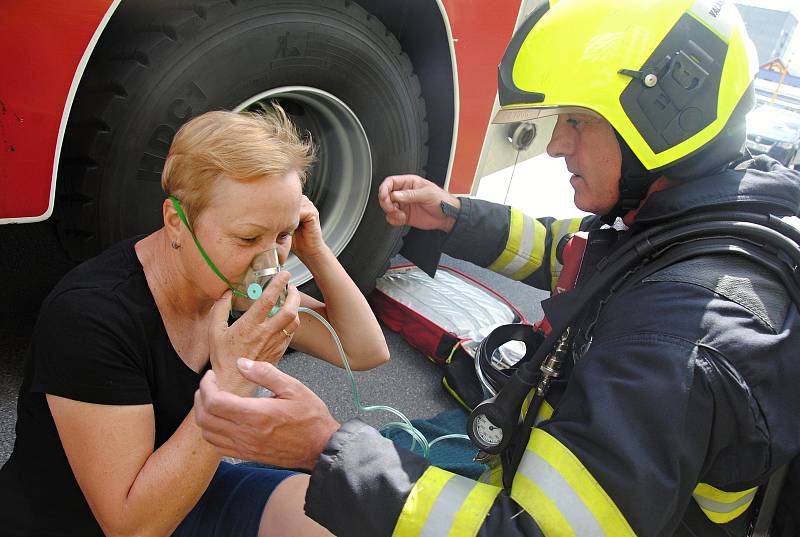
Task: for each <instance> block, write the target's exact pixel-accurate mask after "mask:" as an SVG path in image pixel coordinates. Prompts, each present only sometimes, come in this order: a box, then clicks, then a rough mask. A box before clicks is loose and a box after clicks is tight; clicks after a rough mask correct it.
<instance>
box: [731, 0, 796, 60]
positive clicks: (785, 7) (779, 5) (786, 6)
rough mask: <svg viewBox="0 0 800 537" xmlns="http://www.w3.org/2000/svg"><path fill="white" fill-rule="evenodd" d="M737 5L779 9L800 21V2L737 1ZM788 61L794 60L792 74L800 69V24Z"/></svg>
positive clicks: (789, 51) (770, 0) (793, 39)
mask: <svg viewBox="0 0 800 537" xmlns="http://www.w3.org/2000/svg"><path fill="white" fill-rule="evenodd" d="M736 3H737V4H744V5H748V6H756V7H763V8H767V9H778V10H781V11H791V12H792V13H793V14H794V16H795V17H796V18H797V19H798V20H799V21H800V2H798V0H736ZM785 59H786V60H789V59H791V60H792V72H793V73H794V72H796V71H797V70H798V68H800V24H798V26H797V28H795V31H794V36H793V37H792V41H791V42H790V43H789V48H788V49H787V53H786V57H785Z"/></svg>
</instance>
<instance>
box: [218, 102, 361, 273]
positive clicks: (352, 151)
mask: <svg viewBox="0 0 800 537" xmlns="http://www.w3.org/2000/svg"><path fill="white" fill-rule="evenodd" d="M271 101H276V102H278V103H279V104H280V105H281V106H282V107H283V109H284V110H285V111H286V113H287V114H288V115H289V117H290V118H291V119H292V121H293V122H294V123H295V125H297V127H298V129H299V130H300V132H301V133H302V132H304V131H307V132H308V133H309V134H310V135H311V139H312V140H313V141H314V143H315V144H316V146H317V150H318V151H317V161H316V162H315V163H314V165H313V166H312V168H311V169H310V170H309V175H308V179H307V180H306V184H305V186H304V187H303V192H304V193H305V194H306V196H308V198H309V199H310V200H311V202H312V203H313V204H314V205H315V206H316V207H317V209H318V210H319V214H320V226H321V228H322V237H323V239H324V240H325V243H326V244H327V245H328V246H329V247H330V249H331V250H332V251H333V253H334V255H335V256H337V257H338V256H339V254H340V253H341V252H342V250H344V249H345V247H346V246H347V245H348V244H349V243H350V241H351V240H352V238H353V235H355V233H356V230H357V229H358V227H359V225H360V224H361V220H362V218H363V217H364V211H365V210H366V208H367V203H368V202H369V193H370V190H371V187H372V156H371V153H370V148H369V141H368V140H367V134H366V132H364V127H363V126H362V125H361V122H360V121H359V120H358V117H357V116H356V115H355V113H353V111H352V110H351V109H350V107H348V106H347V105H346V104H345V103H344V102H342V101H341V100H340V99H338V98H337V97H336V96H334V95H331V94H330V93H328V92H326V91H323V90H320V89H317V88H312V87H308V86H283V87H280V88H274V89H271V90H268V91H265V92H262V93H259V94H258V95H254V96H253V97H250V98H249V99H247V100H246V101H244V102H242V103H241V104H240V105H238V106H237V107H235V108H234V111H235V112H239V111H242V110H252V111H259V110H261V109H263V108H262V107H264V106H266V107H268V106H269V104H270V102H271ZM284 267H285V269H286V270H288V271H289V272H291V274H292V279H291V283H292V285H295V286H298V285H301V284H303V283H305V282H307V281H309V280H310V279H311V278H312V276H311V272H310V271H309V270H308V268H306V266H305V265H303V263H301V262H300V260H299V259H298V258H297V257H296V256H295V255H294V254H290V255H289V258H288V259H287V260H286V264H285V266H284Z"/></svg>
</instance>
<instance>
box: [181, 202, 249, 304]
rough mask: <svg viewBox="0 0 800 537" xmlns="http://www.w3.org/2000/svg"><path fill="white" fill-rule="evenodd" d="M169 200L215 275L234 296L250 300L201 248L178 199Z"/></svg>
mask: <svg viewBox="0 0 800 537" xmlns="http://www.w3.org/2000/svg"><path fill="white" fill-rule="evenodd" d="M169 199H170V201H172V206H173V207H175V210H176V211H177V212H178V216H179V217H180V219H181V222H183V225H184V226H186V229H188V230H189V233H190V234H191V235H192V239H194V243H195V245H197V249H198V250H199V251H200V255H202V256H203V259H205V260H206V263H207V264H208V266H209V267H211V270H213V271H214V274H216V275H217V276H219V279H220V280H222V281H223V282H225V285H227V286H228V289H230V290H231V292H232V293H233V294H234V295H236V296H238V297H240V298H248V297H247V295H246V294H244V293H242V292H241V291H239V290H238V289H234V288H233V286H232V285H231V282H229V281H228V278H226V277H225V275H224V274H222V273H221V272H220V271H219V269H218V268H217V267H216V265H214V263H213V262H212V261H211V258H210V257H208V254H207V253H206V251H205V250H203V247H202V246H200V241H198V240H197V237H195V235H194V231H193V230H192V226H190V225H189V221H188V220H187V219H186V215H185V214H184V212H183V207H181V202H180V201H178V198H176V197H175V196H170V197H169Z"/></svg>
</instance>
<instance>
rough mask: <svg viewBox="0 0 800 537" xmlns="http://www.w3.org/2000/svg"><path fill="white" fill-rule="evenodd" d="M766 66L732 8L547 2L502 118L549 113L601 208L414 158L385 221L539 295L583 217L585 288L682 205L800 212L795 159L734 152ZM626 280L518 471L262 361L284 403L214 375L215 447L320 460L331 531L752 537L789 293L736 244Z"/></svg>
mask: <svg viewBox="0 0 800 537" xmlns="http://www.w3.org/2000/svg"><path fill="white" fill-rule="evenodd" d="M754 66H755V62H754V51H753V49H752V44H751V43H750V41H749V39H748V37H747V35H746V33H745V31H744V27H743V24H742V21H741V18H740V17H739V15H738V13H737V12H736V8H735V6H734V5H733V3H731V2H727V1H724V0H720V1H704V0H698V1H695V0H681V1H676V0H558V1H557V2H556V1H552V2H550V3H545V4H542V5H540V6H539V7H537V8H535V9H534V11H533V12H532V13H531V15H530V16H529V17H528V18H527V19H526V21H525V22H524V23H523V24H522V25H521V27H520V28H519V29H518V30H517V32H516V33H515V35H514V36H513V38H512V40H511V43H510V44H509V46H508V49H507V51H506V53H505V55H504V57H503V59H502V62H501V64H500V68H499V100H500V104H501V109H500V111H499V113H498V115H497V118H496V121H501V122H503V121H524V120H532V119H535V118H539V117H543V116H546V115H554V114H557V115H558V118H557V123H556V125H555V129H554V131H553V135H552V139H551V141H550V143H549V145H548V153H549V154H550V155H551V156H554V157H563V158H564V159H565V161H566V165H567V168H568V169H569V170H570V171H571V172H572V174H573V175H572V177H571V179H570V183H571V185H572V187H573V188H574V191H575V195H574V200H575V204H576V205H577V206H578V207H579V208H580V209H583V210H585V211H588V212H591V213H593V214H592V215H591V216H588V217H585V218H581V219H573V220H555V219H552V218H532V217H529V216H527V215H525V214H522V213H521V212H520V211H518V210H516V209H514V208H511V207H507V206H503V205H498V204H494V203H490V202H486V201H480V200H476V199H471V198H468V197H460V198H459V197H456V196H452V195H450V194H448V193H447V192H446V191H444V190H442V189H441V188H439V187H437V186H436V185H434V184H433V183H431V182H429V181H427V180H425V179H423V178H421V177H417V176H407V175H406V176H394V177H389V178H387V179H386V180H385V181H384V183H383V184H382V186H381V188H380V191H379V198H380V203H381V205H382V207H383V208H384V210H385V212H386V215H387V220H388V221H389V222H390V223H392V224H395V225H410V226H412V227H417V228H421V229H433V230H440V231H442V232H444V233H441V234H440V235H441V237H442V240H441V243H440V244H439V246H441V248H442V250H443V251H444V252H446V253H448V254H450V255H453V256H455V257H458V258H461V259H466V260H469V261H472V262H474V263H476V264H478V265H482V266H486V267H489V268H491V269H492V270H495V271H497V272H500V273H502V274H505V275H508V276H510V277H512V278H515V279H518V280H521V281H523V282H525V283H528V284H530V285H533V286H536V287H540V288H543V289H552V288H553V287H554V285H555V282H556V280H557V277H558V274H559V272H560V270H561V265H560V263H559V260H558V256H557V255H556V249H557V248H556V246H557V245H558V244H559V242H560V239H561V237H563V236H564V235H566V234H568V233H571V232H575V231H578V230H583V231H589V232H590V233H589V240H588V246H587V250H586V252H585V254H584V258H583V260H584V261H583V264H582V266H581V274H580V276H579V285H580V283H581V282H582V281H586V280H589V281H590V280H591V278H592V275H593V270H594V269H595V268H596V266H597V261H598V260H599V259H602V258H603V257H610V258H613V252H614V250H615V249H616V248H618V247H619V245H620V244H624V243H625V241H626V240H629V239H631V238H632V237H634V238H635V237H636V236H637V234H640V233H642V232H643V231H645V230H647V229H650V228H652V227H653V226H655V225H658V224H660V223H663V222H668V221H673V220H675V219H677V218H680V217H682V216H684V215H687V214H689V215H691V214H702V213H703V212H707V211H710V210H712V209H715V208H721V207H722V208H729V209H735V210H737V211H740V212H743V213H746V212H751V213H770V214H774V215H778V216H788V215H795V214H797V213H798V210H799V209H800V207H799V206H798V203H799V201H798V200H800V174H797V173H796V172H794V171H791V170H788V169H786V168H784V167H782V166H781V165H780V164H778V163H777V162H776V161H774V160H771V159H769V158H767V157H763V156H761V157H758V158H756V159H742V158H740V157H741V155H740V149H741V147H742V144H743V142H744V136H745V132H744V117H745V114H746V112H747V111H748V110H749V109H750V108H751V107H752V105H753V99H754V93H753V85H752V84H753V74H754V72H755V69H754ZM625 283H626V284H625V285H624V286H622V287H621V288H620V289H618V290H617V291H616V292H615V293H613V294H611V295H609V296H608V297H606V299H605V300H604V301H602V303H599V304H594V303H593V304H587V305H586V315H584V316H582V317H581V320H580V322H579V323H578V325H577V326H574V327H573V328H575V329H576V331H577V333H578V335H577V336H576V337H575V340H574V341H573V343H572V348H571V352H570V354H569V356H570V357H571V359H570V360H567V367H566V370H565V372H564V376H563V378H562V379H560V380H557V381H556V382H555V385H554V387H553V389H552V390H551V391H550V394H549V397H548V401H547V403H548V404H546V405H542V407H541V410H540V412H539V417H538V421H537V424H536V426H535V427H534V428H533V429H532V432H531V434H530V438H529V440H528V441H527V443H526V444H525V446H526V447H525V449H524V454H523V456H522V459H521V462H520V463H519V465H518V467H517V468H515V469H514V470H513V474H512V476H511V479H505V480H504V479H503V478H504V477H505V478H508V475H506V476H502V475H501V472H499V471H498V470H499V469H501V468H502V466H495V468H494V470H493V471H490V472H487V474H485V476H484V477H483V478H482V479H481V480H479V481H473V480H470V479H467V478H465V477H462V476H459V475H454V474H452V473H449V472H447V471H444V470H441V469H439V468H436V467H433V466H431V465H430V464H429V463H428V462H427V461H426V460H425V459H423V458H421V457H419V456H417V455H415V454H413V453H410V452H408V451H405V450H402V449H400V448H397V447H395V446H394V444H392V443H391V442H389V441H388V440H386V439H384V438H382V437H381V436H380V435H379V434H378V433H377V432H376V431H375V430H374V429H373V428H371V427H369V426H367V425H366V424H364V423H362V422H361V421H359V420H357V419H355V420H350V421H347V422H346V423H344V424H342V425H339V424H338V423H336V422H335V420H333V418H331V417H330V415H329V414H328V413H327V411H326V410H325V407H324V405H323V403H322V402H321V401H320V400H319V399H318V398H316V396H314V394H313V393H311V392H310V391H309V390H308V389H307V388H305V387H304V386H303V385H302V384H300V383H299V382H298V381H296V380H294V379H292V378H290V377H288V376H287V375H284V374H283V373H281V372H279V371H278V370H276V369H275V368H274V367H271V366H270V365H269V364H258V363H252V362H247V361H242V362H240V367H241V369H242V371H243V374H244V375H245V376H246V377H248V378H249V379H251V380H253V381H254V382H257V383H259V384H262V385H264V386H266V387H268V388H269V389H271V390H272V391H273V392H275V393H276V398H274V399H265V400H255V401H254V400H245V399H242V398H238V397H236V396H233V395H230V394H227V393H225V392H223V391H220V390H219V388H218V387H217V386H216V383H215V379H214V377H213V372H209V373H208V374H207V375H206V377H205V378H204V379H203V381H202V383H201V387H200V390H199V391H198V393H197V395H196V399H197V402H196V407H195V408H197V409H199V410H198V412H197V419H198V422H199V423H200V425H201V426H202V427H203V428H204V430H205V432H206V438H207V439H209V440H210V441H211V442H212V443H214V444H215V445H217V446H218V448H219V449H220V450H221V451H222V452H223V453H226V454H230V455H236V456H241V457H245V458H255V459H258V460H261V461H264V462H268V463H277V464H282V465H289V466H291V465H302V466H305V467H306V468H308V469H309V470H311V471H312V474H311V481H310V486H309V490H308V493H307V496H306V506H305V509H306V512H307V514H308V515H309V516H311V517H312V518H314V519H315V520H317V521H318V522H320V523H321V524H323V525H324V526H326V527H327V528H328V529H330V530H331V531H332V532H333V533H335V534H338V535H351V536H352V535H356V536H369V537H381V536H387V537H388V536H390V535H393V536H396V537H405V536H422V535H425V536H445V535H457V536H467V537H471V536H475V535H497V536H499V535H502V536H513V535H526V536H539V535H548V536H561V535H589V536H592V535H608V536H615V537H616V536H625V535H660V536H662V535H663V536H668V535H712V536H713V535H745V534H746V532H747V531H748V525H749V524H750V523H751V522H752V520H753V516H754V512H755V511H756V507H757V504H758V503H759V501H760V490H762V489H763V488H764V485H765V483H767V482H768V480H769V479H770V477H771V476H772V475H773V474H774V473H775V472H776V471H777V470H778V469H779V468H781V467H784V466H785V465H787V464H788V463H790V462H791V461H792V460H793V459H795V458H796V456H797V454H798V451H800V425H798V421H797V418H796V416H797V415H798V414H800V392H798V390H797V389H796V388H795V386H796V385H797V383H798V381H800V360H797V356H796V354H797V351H796V349H797V348H800V347H798V346H799V345H800V316H798V308H797V305H795V304H793V303H792V302H791V301H790V300H789V299H788V298H787V293H786V292H785V289H784V288H783V286H782V284H781V282H780V281H779V280H778V278H777V277H776V276H775V275H774V274H772V273H771V272H769V271H765V270H764V269H762V268H761V267H760V266H759V265H757V264H754V263H753V262H752V261H750V260H748V259H745V258H743V257H740V256H736V255H732V254H714V255H699V256H696V257H693V258H690V259H687V260H684V261H680V262H678V263H676V264H673V265H666V266H663V267H662V268H660V269H659V270H657V271H655V272H652V273H650V274H648V275H647V276H646V277H642V278H639V279H635V278H634V279H633V281H626V282H625ZM559 296H563V295H559ZM556 298H558V297H554V299H551V300H555V299H556ZM554 304H555V303H554ZM546 311H548V316H550V317H551V320H553V321H556V320H557V317H558V308H556V307H553V308H546ZM554 325H555V322H554ZM278 446H279V449H278V448H277V447H278ZM276 449H277V451H278V452H279V453H278V454H276V453H275V451H276ZM503 481H506V482H509V481H510V482H511V486H506V487H503V486H502V483H503ZM781 524H782V525H783V526H782V528H783V531H784V535H789V534H792V533H791V532H792V531H797V528H796V527H795V530H792V526H791V524H792V522H791V520H789V519H788V518H784V519H783V521H782V522H781Z"/></svg>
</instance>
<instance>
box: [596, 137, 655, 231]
mask: <svg viewBox="0 0 800 537" xmlns="http://www.w3.org/2000/svg"><path fill="white" fill-rule="evenodd" d="M614 136H616V137H617V141H618V142H619V150H620V153H621V154H622V166H621V172H622V173H621V176H620V179H619V200H617V204H616V205H614V207H613V208H612V209H611V210H610V211H609V212H608V213H606V214H604V215H603V216H602V220H603V222H605V223H606V224H608V225H612V224H613V223H614V221H615V220H616V219H617V218H622V217H623V216H625V215H626V214H627V213H628V211H630V210H632V209H635V208H637V207H638V206H639V203H641V201H642V200H643V199H644V197H645V196H646V195H647V190H648V189H649V188H650V185H652V184H653V183H654V182H655V180H656V179H658V178H659V177H661V175H662V173H660V172H658V173H653V172H650V171H648V170H647V168H645V167H644V165H643V164H642V163H641V162H640V161H639V159H638V158H637V157H636V155H634V154H633V151H632V150H631V148H630V147H629V146H628V144H627V143H626V142H625V140H623V139H622V136H620V135H619V133H618V132H617V131H616V129H615V130H614Z"/></svg>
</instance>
